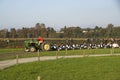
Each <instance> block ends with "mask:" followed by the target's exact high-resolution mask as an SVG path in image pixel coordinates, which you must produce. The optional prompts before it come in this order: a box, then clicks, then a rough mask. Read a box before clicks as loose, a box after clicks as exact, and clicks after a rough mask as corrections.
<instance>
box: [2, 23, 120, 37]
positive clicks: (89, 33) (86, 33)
mask: <svg viewBox="0 0 120 80" xmlns="http://www.w3.org/2000/svg"><path fill="white" fill-rule="evenodd" d="M93 27H94V26H93ZM102 27H103V26H102ZM102 27H101V26H100V27H99V26H95V28H89V27H88V28H81V27H79V26H65V27H64V28H61V29H60V31H63V32H64V33H62V34H59V33H56V32H57V31H56V30H55V29H54V28H52V27H46V25H45V24H44V23H37V24H36V25H35V26H34V27H32V28H25V27H23V28H22V29H15V28H11V29H10V31H8V30H7V29H3V30H0V38H37V37H38V36H40V35H41V36H42V37H45V38H46V37H47V38H106V37H107V38H120V26H114V25H113V24H108V25H107V26H106V28H102Z"/></svg>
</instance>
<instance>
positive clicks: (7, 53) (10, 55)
mask: <svg viewBox="0 0 120 80" xmlns="http://www.w3.org/2000/svg"><path fill="white" fill-rule="evenodd" d="M111 50H112V51H113V53H120V48H116V49H81V50H67V51H66V50H62V51H48V52H42V51H41V52H40V56H56V53H57V54H58V56H64V55H80V54H81V55H82V54H83V53H85V54H86V55H89V54H110V53H111ZM17 54H18V55H19V58H26V57H36V56H37V55H38V54H37V52H34V53H31V52H24V50H23V49H22V48H15V49H10V48H8V49H0V60H6V59H14V58H16V55H17Z"/></svg>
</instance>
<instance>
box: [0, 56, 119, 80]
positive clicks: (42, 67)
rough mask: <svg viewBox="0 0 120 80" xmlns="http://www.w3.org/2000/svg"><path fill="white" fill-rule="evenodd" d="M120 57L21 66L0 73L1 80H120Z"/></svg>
mask: <svg viewBox="0 0 120 80" xmlns="http://www.w3.org/2000/svg"><path fill="white" fill-rule="evenodd" d="M119 68H120V56H118V57H112V56H111V57H94V58H76V59H58V60H53V61H41V62H32V63H27V64H19V65H16V66H13V67H10V68H7V69H5V70H1V71H0V80H37V76H41V80H119V79H120V76H119V74H120V69H119Z"/></svg>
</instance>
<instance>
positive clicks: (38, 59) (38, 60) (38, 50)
mask: <svg viewBox="0 0 120 80" xmlns="http://www.w3.org/2000/svg"><path fill="white" fill-rule="evenodd" d="M38 61H40V51H39V50H38Z"/></svg>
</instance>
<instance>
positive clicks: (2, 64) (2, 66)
mask: <svg viewBox="0 0 120 80" xmlns="http://www.w3.org/2000/svg"><path fill="white" fill-rule="evenodd" d="M119 55H120V54H96V55H70V56H58V59H61V58H82V57H97V56H119ZM55 59H57V57H56V56H43V57H40V61H45V60H55ZM38 60H39V58H38V57H31V58H20V59H18V63H28V62H34V61H38ZM16 63H17V61H16V59H13V60H5V61H0V69H5V68H7V67H10V66H13V65H16Z"/></svg>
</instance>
